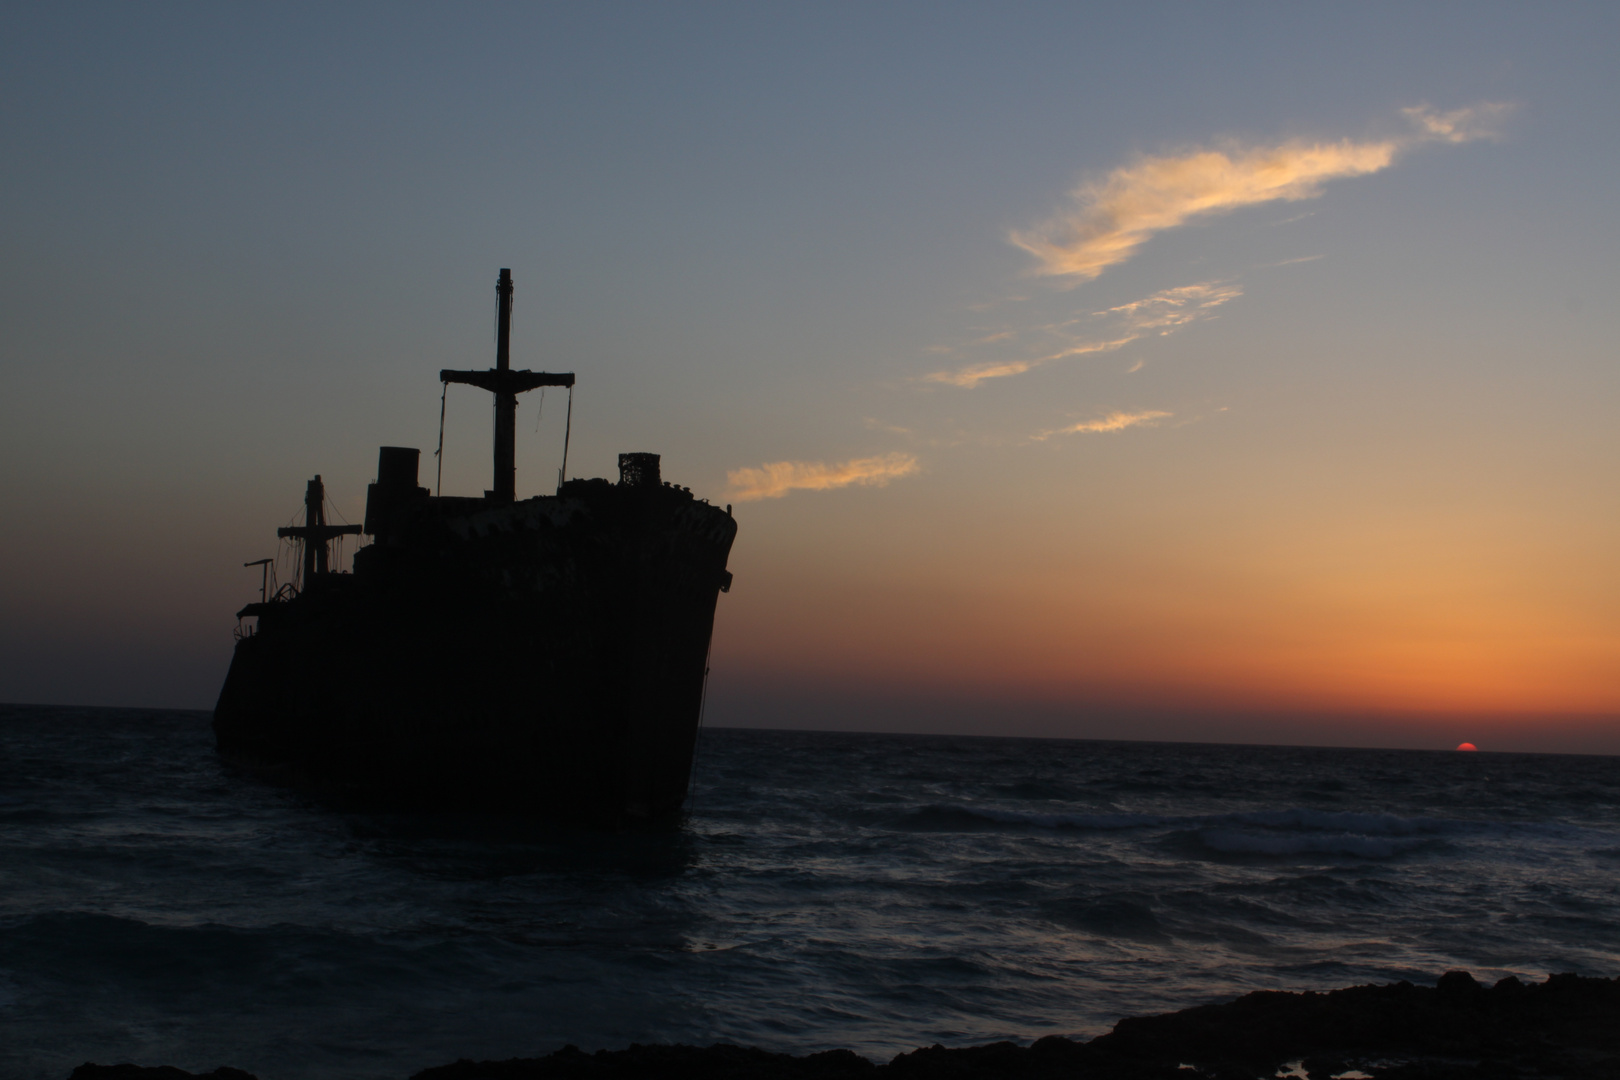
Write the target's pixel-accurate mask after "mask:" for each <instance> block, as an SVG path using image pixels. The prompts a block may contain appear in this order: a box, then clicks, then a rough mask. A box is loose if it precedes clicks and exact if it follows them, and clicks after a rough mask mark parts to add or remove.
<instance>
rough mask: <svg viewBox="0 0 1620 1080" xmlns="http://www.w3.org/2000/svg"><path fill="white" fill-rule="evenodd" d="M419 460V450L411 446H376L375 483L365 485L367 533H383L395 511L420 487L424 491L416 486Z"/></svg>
mask: <svg viewBox="0 0 1620 1080" xmlns="http://www.w3.org/2000/svg"><path fill="white" fill-rule="evenodd" d="M421 460H422V451H420V450H417V449H415V448H414V447H409V446H380V447H378V448H377V482H376V483H375V484H372V485H370V486H369V487H367V488H366V524H365V530H366V535H368V536H378V535H384V534H386V533H387V532H388V523H389V520H390V519H391V518H392V517H393V516H394V512H395V511H396V510H398V509H399V508H400V507H401V506H403V505H404V504H406V503H407V502H409V501H410V500H411V499H413V498H415V497H416V495H417V493H418V491H419V490H420V491H421V493H422V494H426V493H427V492H426V489H425V488H424V489H418V487H417V485H416V473H417V468H418V466H419V465H420V464H421Z"/></svg>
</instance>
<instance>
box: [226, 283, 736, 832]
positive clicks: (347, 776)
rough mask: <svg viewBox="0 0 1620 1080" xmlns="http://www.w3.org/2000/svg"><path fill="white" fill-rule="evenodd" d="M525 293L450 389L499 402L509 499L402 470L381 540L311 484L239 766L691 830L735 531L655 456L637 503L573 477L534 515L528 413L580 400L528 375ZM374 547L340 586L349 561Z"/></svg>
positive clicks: (501, 299) (336, 784) (499, 444)
mask: <svg viewBox="0 0 1620 1080" xmlns="http://www.w3.org/2000/svg"><path fill="white" fill-rule="evenodd" d="M512 289H513V285H512V276H511V271H510V270H502V271H501V272H500V279H499V281H498V283H497V285H496V294H497V302H498V311H499V321H498V324H497V325H498V330H497V338H496V361H495V367H494V368H491V369H488V370H484V371H453V370H445V371H441V372H440V373H439V377H440V380H441V381H442V382H443V383H445V384H446V385H447V386H448V384H450V383H464V384H468V385H472V386H476V387H480V388H482V389H484V390H488V391H490V392H492V393H493V394H494V395H495V440H494V442H495V451H494V459H495V461H494V464H495V470H494V485H493V487H492V488H491V489H490V490H489V491H486V492H485V493H484V495H483V497H482V498H468V497H444V496H436V495H433V494H430V493H429V491H428V489H427V488H425V487H422V486H420V485H419V483H418V466H419V462H420V457H421V452H420V451H419V450H416V449H411V448H406V447H396V446H385V447H382V448H381V449H380V450H379V452H378V460H377V478H376V482H375V483H373V484H371V485H370V487H369V489H368V492H367V498H366V517H365V523H364V524H363V525H343V524H330V523H328V522H327V520H326V515H325V512H324V506H325V496H324V487H323V484H322V481H321V478H320V477H319V476H317V477H315V478H314V479H313V480H311V481H310V482H309V484H308V487H307V489H306V495H305V515H304V516H305V520H304V524H303V525H301V526H291V527H288V528H284V529H281V530H279V535H281V536H283V537H285V538H288V539H291V540H293V541H295V542H296V543H297V544H298V545H299V546H300V547H301V551H300V552H299V555H300V560H299V561H300V563H301V566H300V572H299V574H298V576H297V578H296V580H295V582H294V583H289V584H288V585H284V586H282V587H280V588H279V589H276V590H275V591H274V592H272V591H271V590H270V589H269V588H268V587H265V588H263V589H261V593H260V598H259V600H258V601H257V602H255V603H250V604H248V605H247V606H246V607H244V608H242V610H241V611H239V612H238V613H237V615H238V620H239V630H238V640H237V643H236V649H235V653H234V655H233V656H232V659H231V666H230V670H229V672H228V673H227V675H226V677H225V684H224V686H223V688H222V689H221V690H220V695H219V701H218V704H217V705H216V706H215V708H214V732H215V735H216V737H217V740H218V746H219V752H220V754H221V755H222V756H223V757H224V758H225V759H226V760H227V761H229V762H231V763H233V764H235V765H239V766H242V767H245V768H247V769H249V770H251V771H253V772H256V773H258V774H261V775H264V776H266V777H269V778H271V779H275V780H279V781H282V782H287V783H292V784H296V785H299V786H303V787H306V788H310V789H313V790H315V791H316V792H319V793H321V794H322V795H324V796H330V797H334V798H336V799H337V800H339V801H340V802H341V803H342V804H343V805H349V806H363V807H377V808H398V809H426V810H474V811H495V812H519V813H534V814H541V815H545V816H547V817H552V818H559V819H567V820H580V821H588V822H593V823H626V822H639V821H669V820H671V819H675V818H678V816H679V814H680V812H681V809H682V806H683V804H684V801H685V799H686V795H687V789H688V785H689V781H690V777H691V770H692V763H693V754H694V750H695V746H696V740H697V734H698V727H699V724H700V722H701V715H702V706H703V694H704V686H705V680H706V676H707V674H708V651H709V641H710V636H711V634H712V632H713V628H714V616H715V608H716V604H717V601H718V594H719V593H720V592H722V591H726V590H729V588H730V585H731V574H730V572H729V571H727V569H726V560H727V557H728V555H729V553H730V550H731V544H732V541H733V539H734V538H735V537H736V534H737V525H736V522H735V520H734V519H733V518H732V516H731V507H729V506H727V507H725V508H724V509H721V508H719V507H716V506H711V505H709V503H708V502H706V501H704V500H702V499H698V498H695V497H694V496H693V495H692V493H691V492H690V491H689V490H687V489H685V488H681V487H677V486H674V485H671V484H668V483H665V482H663V481H662V480H661V478H660V475H659V457H658V455H657V454H649V453H627V454H620V455H619V479H618V481H617V482H616V483H615V482H611V481H609V480H606V479H592V480H564V479H563V478H562V476H563V472H562V471H560V472H559V483H558V487H557V491H556V494H555V495H541V496H536V497H534V498H528V499H522V500H519V499H517V498H516V492H515V479H516V463H515V449H514V442H515V438H514V436H515V428H516V413H517V396H518V395H519V394H521V393H524V392H526V391H528V390H532V389H536V388H538V387H543V386H557V387H569V388H572V386H573V384H574V376H573V375H572V374H569V373H562V374H557V373H549V372H535V371H513V370H512V369H511V363H510V338H511V313H512ZM440 415H441V419H440V424H441V431H440V445H441V449H442V445H443V412H442V410H441V414H440ZM563 460H564V470H566V462H567V451H566V444H565V449H564V457H563ZM360 533H363V534H364V535H365V536H368V537H370V538H371V543H369V544H368V545H366V546H363V547H361V548H360V549H359V550H358V551H356V552H355V555H354V559H353V571H352V572H350V573H343V572H339V571H338V570H336V569H334V568H333V567H332V566H331V565H330V561H331V554H330V550H329V545H330V544H331V543H332V542H333V541H334V540H336V539H337V538H339V537H341V536H345V535H354V534H360ZM265 561H267V560H261V562H265ZM247 565H249V566H252V565H259V564H258V563H248V564H247ZM266 574H267V575H268V568H266ZM267 580H268V578H267Z"/></svg>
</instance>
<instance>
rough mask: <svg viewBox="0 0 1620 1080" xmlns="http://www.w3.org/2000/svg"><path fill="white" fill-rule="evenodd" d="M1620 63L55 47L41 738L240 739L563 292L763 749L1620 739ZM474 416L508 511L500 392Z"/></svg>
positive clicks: (12, 232)
mask: <svg viewBox="0 0 1620 1080" xmlns="http://www.w3.org/2000/svg"><path fill="white" fill-rule="evenodd" d="M1617 40H1620V9H1617V8H1615V7H1614V6H1613V5H1600V4H1575V3H1571V4H1561V5H1555V6H1535V7H1532V6H1529V5H1521V4H1492V3H1456V4H1449V3H1429V4H1421V3H1420V4H1410V3H1400V4H1378V3H1366V4H1354V5H1334V6H1330V5H1299V4H1283V3H1278V4H1242V3H1234V4H1221V5H1212V4H1205V3H1188V4H1170V3H1162V4H1133V5H1123V4H1106V5H1105V4H1082V3H1074V2H1068V3H1052V4H1043V3H1010V4H1009V3H996V4H990V3H974V4H953V3H943V2H931V3H821V4H778V3H766V2H751V3H736V4H709V3H684V4H662V5H655V4H646V3H614V2H602V3H592V4H500V3H488V4H479V5H426V4H407V3H390V4H377V5H368V4H363V3H352V4H344V5H319V4H302V5H301V4H283V5H246V4H237V5H221V4H195V5H192V4H162V3H155V4H145V5H124V4H110V3H107V4H98V3H80V4H72V5H63V4H59V5H41V4H19V3H13V4H6V5H4V6H0V146H3V147H4V149H3V151H0V191H3V198H0V241H3V245H4V252H5V257H4V259H3V260H0V275H3V278H0V372H3V375H4V380H5V387H6V393H5V394H4V395H3V396H0V453H3V454H4V459H5V462H6V467H5V468H4V469H3V470H0V499H3V500H4V505H5V506H6V507H7V510H6V512H5V513H4V514H0V558H3V560H4V566H5V567H6V569H5V572H4V573H3V574H0V700H4V701H13V702H51V703H71V704H92V705H122V706H162V707H176V708H198V709H206V708H209V707H211V705H212V703H213V700H214V697H215V695H216V694H217V693H218V688H219V685H220V683H221V681H222V679H223V677H224V672H225V668H226V666H227V664H228V663H229V659H230V650H231V647H232V636H231V635H232V630H233V628H234V626H235V619H234V616H233V613H234V612H235V610H236V609H237V608H238V607H239V606H241V604H243V603H244V602H246V601H247V600H249V599H252V598H255V597H256V595H257V589H258V584H259V580H258V576H257V571H256V570H253V569H246V568H243V566H242V564H243V563H244V562H246V561H248V560H251V559H257V558H262V557H266V556H270V555H274V554H276V540H275V534H274V530H275V528H276V527H277V526H280V525H285V524H287V523H289V522H290V521H291V520H292V519H293V517H294V516H295V515H296V514H297V513H298V512H299V510H300V507H301V499H302V493H303V488H304V483H305V481H306V480H307V479H308V478H309V477H310V476H312V475H315V474H317V473H319V474H321V475H322V476H323V478H324V480H325V483H326V486H327V490H328V492H329V494H330V496H331V498H332V501H333V504H334V506H335V507H336V508H337V509H338V511H339V512H340V513H342V514H344V515H346V516H347V517H348V519H349V520H356V521H357V520H359V518H360V516H361V515H362V513H363V506H364V495H365V485H366V484H367V483H368V482H369V481H370V480H371V479H373V478H374V476H375V468H376V448H377V447H378V446H379V445H405V446H418V447H422V448H423V449H424V451H425V454H424V460H425V461H427V462H431V461H432V458H431V451H432V449H433V447H434V446H435V445H436V441H437V438H438V421H439V406H440V389H441V387H440V385H439V383H438V381H437V372H438V370H439V369H440V368H444V367H458V368H473V367H487V366H490V364H491V363H492V362H493V352H494V347H493V342H492V329H493V325H492V324H493V313H494V296H493V292H494V290H493V287H492V286H493V284H494V281H495V277H496V274H497V272H498V270H499V268H501V267H510V268H511V269H512V273H513V277H514V279H515V280H516V283H517V285H516V290H517V291H516V301H515V315H514V330H513V346H512V350H513V365H514V366H515V367H520V368H521V367H528V368H534V369H543V370H553V371H558V370H563V371H573V372H575V373H576V374H577V377H578V387H577V390H576V392H575V397H574V401H573V414H572V441H571V444H570V449H569V459H568V471H569V475H571V476H592V475H606V476H612V475H614V472H615V460H616V455H617V453H618V452H620V451H627V450H650V451H653V452H657V453H661V454H662V455H663V471H664V476H665V478H666V479H670V480H672V481H674V482H676V483H679V484H683V485H685V486H688V487H690V488H691V489H692V490H693V492H694V493H696V494H698V495H700V496H702V497H705V498H708V499H710V500H711V501H713V502H716V503H721V504H724V503H731V504H733V505H734V512H735V514H736V516H737V519H738V522H739V525H740V534H739V537H738V540H737V544H736V547H735V549H734V551H733V555H732V561H731V568H732V570H733V572H734V574H735V577H736V584H735V586H734V587H733V589H732V591H731V592H730V593H729V594H727V595H725V596H722V597H721V598H720V607H719V613H718V619H717V624H716V631H715V639H714V647H713V654H712V661H711V664H712V675H711V681H710V687H709V701H708V706H707V715H706V722H708V723H711V724H723V725H729V726H767V727H768V726H788V727H806V728H833V729H863V730H864V729H870V730H890V731H940V732H966V733H977V734H1007V735H1040V736H1063V737H1087V738H1121V739H1131V738H1144V739H1178V740H1195V741H1239V742H1244V741H1249V742H1270V743H1290V744H1327V745H1360V746H1417V747H1436V748H1446V747H1451V746H1455V745H1456V744H1457V743H1458V742H1461V741H1463V740H1465V739H1466V740H1468V741H1471V742H1474V743H1476V744H1478V745H1479V746H1480V748H1481V749H1482V750H1546V751H1558V752H1584V753H1620V505H1617V502H1620V499H1617V496H1620V485H1617V479H1620V424H1616V423H1615V422H1614V414H1615V411H1616V407H1617V405H1620V368H1617V364H1616V360H1617V355H1616V345H1617V342H1620V312H1617V308H1616V304H1615V291H1616V290H1615V285H1616V280H1617V275H1616V271H1617V269H1620V256H1617V254H1616V253H1617V251H1620V243H1617V241H1620V210H1617V208H1616V202H1615V199H1614V197H1613V191H1614V177H1615V176H1616V175H1617V173H1620V168H1617V166H1620V139H1617V138H1616V137H1615V126H1614V117H1615V116H1616V115H1617V114H1620V93H1617V90H1620V75H1617V73H1616V67H1615V65H1614V64H1613V62H1612V51H1613V43H1614V42H1615V41H1617ZM564 405H565V402H564V401H563V399H562V398H561V397H559V396H557V395H555V394H553V395H552V396H550V397H548V398H546V399H544V400H543V401H542V400H541V398H540V397H539V396H538V395H536V394H530V395H528V396H526V398H525V399H524V401H523V404H522V408H521V411H520V414H519V420H518V432H519V437H518V488H519V495H520V497H522V496H527V495H532V494H542V493H549V492H550V491H551V490H552V489H553V487H554V484H555V478H556V475H557V470H558V468H559V466H560V457H561V452H562V442H563V430H562V428H563V424H562V421H563V420H564V413H565V409H564V407H563V406H564ZM445 412H446V434H445V447H444V457H443V481H442V484H443V491H444V493H445V494H477V493H479V492H480V491H482V490H483V489H484V488H486V487H488V486H489V446H490V437H491V435H490V403H489V400H488V397H487V395H484V394H482V393H479V392H477V391H474V390H471V389H469V388H462V387H456V388H452V390H451V392H450V393H449V395H448V398H447V400H446V403H445ZM429 467H431V466H429Z"/></svg>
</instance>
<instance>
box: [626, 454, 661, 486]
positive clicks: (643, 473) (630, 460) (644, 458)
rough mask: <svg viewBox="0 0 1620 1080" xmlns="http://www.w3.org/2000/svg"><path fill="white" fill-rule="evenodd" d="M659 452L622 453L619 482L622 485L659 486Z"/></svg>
mask: <svg viewBox="0 0 1620 1080" xmlns="http://www.w3.org/2000/svg"><path fill="white" fill-rule="evenodd" d="M660 482H661V481H660V479H659V476H658V455H657V454H620V455H619V484H620V486H622V487H657V486H658V485H659V483H660Z"/></svg>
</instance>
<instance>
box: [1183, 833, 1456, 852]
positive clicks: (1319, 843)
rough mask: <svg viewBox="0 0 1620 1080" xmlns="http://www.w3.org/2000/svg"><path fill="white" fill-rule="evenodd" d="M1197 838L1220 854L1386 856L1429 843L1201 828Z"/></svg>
mask: <svg viewBox="0 0 1620 1080" xmlns="http://www.w3.org/2000/svg"><path fill="white" fill-rule="evenodd" d="M1198 840H1199V842H1200V843H1202V844H1203V845H1204V846H1205V847H1207V848H1209V849H1210V850H1211V851H1218V852H1220V853H1221V854H1223V855H1353V856H1355V857H1357V858H1361V859H1388V858H1393V857H1394V856H1396V855H1401V854H1404V853H1405V852H1408V851H1411V850H1412V849H1414V848H1417V847H1422V846H1423V845H1425V844H1427V843H1429V842H1430V841H1429V840H1428V839H1427V838H1421V837H1412V838H1407V839H1400V838H1395V837H1383V836H1363V835H1358V834H1356V833H1332V832H1311V833H1297V832H1296V833H1288V832H1246V831H1243V830H1241V829H1204V830H1202V831H1200V832H1199V833H1198Z"/></svg>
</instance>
